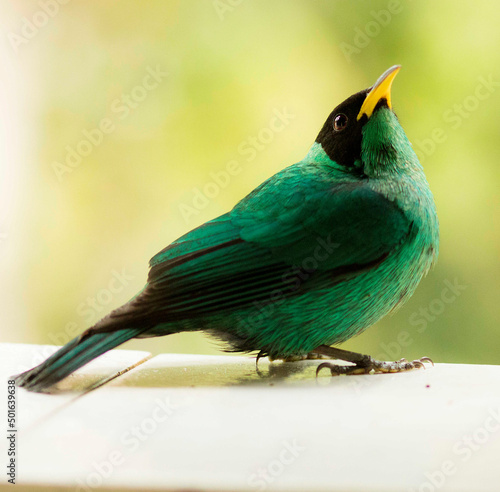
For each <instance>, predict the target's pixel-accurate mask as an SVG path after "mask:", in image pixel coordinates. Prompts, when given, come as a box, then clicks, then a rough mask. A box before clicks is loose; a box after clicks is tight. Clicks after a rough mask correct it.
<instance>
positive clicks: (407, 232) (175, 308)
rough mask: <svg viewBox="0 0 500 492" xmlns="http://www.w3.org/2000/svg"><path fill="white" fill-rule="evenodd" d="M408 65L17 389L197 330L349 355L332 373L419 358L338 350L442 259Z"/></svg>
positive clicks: (343, 111)
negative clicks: (406, 95) (408, 91)
mask: <svg viewBox="0 0 500 492" xmlns="http://www.w3.org/2000/svg"><path fill="white" fill-rule="evenodd" d="M399 69H400V66H394V67H391V68H390V69H388V70H387V71H386V72H385V73H384V74H383V75H382V76H381V77H380V78H379V79H378V80H377V82H376V83H375V85H373V87H371V88H368V89H366V90H362V91H360V92H358V93H356V94H354V95H353V96H351V97H349V98H348V99H346V100H345V101H344V102H343V103H342V104H340V105H339V106H337V107H336V108H335V109H334V110H333V112H332V113H331V114H330V115H329V116H328V119H327V120H326V122H325V124H324V125H323V128H322V129H321V131H320V132H319V135H318V137H317V138H316V141H315V142H314V143H313V145H312V147H311V148H310V149H309V152H308V153H307V155H306V156H305V157H304V159H302V160H301V161H300V162H298V163H296V164H294V165H292V166H289V167H286V168H285V169H283V170H282V171H280V172H278V173H277V174H275V175H274V176H272V177H271V178H269V179H268V180H267V181H265V182H264V183H262V184H261V185H260V186H258V187H257V188H256V189H255V190H253V191H252V192H251V193H250V194H249V195H248V196H246V197H245V198H243V199H242V200H241V201H240V202H239V203H237V204H236V206H235V207H234V208H233V209H232V210H231V211H230V212H228V213H226V214H224V215H221V216H220V217H217V218H216V219H214V220H211V221H209V222H206V223H205V224H203V225H201V226H200V227H197V228H196V229H194V230H192V231H190V232H189V233H187V234H186V235H184V236H182V237H180V238H179V239H177V240H176V241H174V242H173V243H172V244H170V245H169V246H167V247H166V248H165V249H163V250H162V251H160V252H159V253H158V254H157V255H155V256H154V257H153V258H152V259H151V261H150V271H149V276H148V279H147V283H146V286H145V287H144V289H143V290H142V291H141V292H139V294H137V295H136V296H135V297H134V298H132V299H131V300H130V301H129V302H128V303H126V304H125V305H123V306H122V307H120V308H118V309H116V310H114V311H112V312H111V313H110V314H108V315H107V316H105V317H104V318H103V319H101V320H100V321H99V322H97V323H96V324H95V325H94V326H92V327H91V328H89V329H87V330H86V331H85V332H83V333H82V334H81V335H79V336H78V337H76V338H75V339H73V340H72V341H70V342H69V343H68V344H66V345H65V346H64V347H62V348H61V349H59V351H57V352H56V353H54V354H53V355H52V356H51V357H49V358H48V359H47V360H46V361H45V362H43V363H42V364H41V365H39V366H37V367H35V368H33V369H31V370H29V371H26V372H24V373H22V374H19V375H18V376H16V377H15V378H16V380H17V383H18V385H19V386H23V387H25V388H27V389H29V390H32V391H46V390H47V389H48V388H50V386H52V385H54V384H55V383H57V382H58V381H60V380H61V379H63V378H65V377H66V376H68V375H69V374H70V373H72V372H73V371H75V370H76V369H78V368H80V367H81V366H83V365H84V364H86V363H87V362H89V361H91V360H92V359H94V358H95V357H97V356H99V355H101V354H103V353H104V352H106V351H108V350H110V349H112V348H114V347H116V346H118V345H120V344H122V343H123V342H125V341H127V340H129V339H131V338H144V337H156V336H162V335H169V334H172V333H179V332H183V331H198V330H203V331H204V332H206V333H208V334H210V335H213V336H214V337H216V338H217V339H219V340H221V341H223V342H225V343H226V344H227V350H228V351H235V352H247V353H248V352H258V354H259V355H258V357H261V356H268V357H269V358H270V359H271V360H273V359H294V358H304V357H306V356H308V354H316V355H320V356H327V357H330V358H334V359H340V360H343V361H346V362H349V363H350V364H347V365H333V364H329V363H325V364H326V366H327V367H329V368H330V369H331V371H332V375H333V374H357V373H367V372H370V371H375V372H398V371H404V370H409V369H414V368H418V367H422V366H423V362H424V361H429V359H428V358H425V357H424V358H422V359H419V360H415V361H407V360H406V359H401V360H400V361H396V362H382V361H377V360H375V359H373V358H372V357H370V356H368V355H362V354H357V353H354V352H349V351H346V350H342V349H339V348H335V347H332V346H331V345H336V344H339V343H341V342H344V341H346V340H348V339H349V338H351V337H353V336H355V335H357V334H359V333H361V332H362V331H363V330H365V329H366V328H368V327H369V326H371V325H372V324H374V323H375V322H377V321H378V320H379V319H381V318H382V317H384V316H385V315H386V314H388V313H390V312H392V311H394V310H395V309H396V308H398V307H400V306H401V305H402V304H403V303H404V302H405V301H406V300H408V298H409V297H410V296H411V295H412V294H413V292H414V291H415V289H416V287H417V285H418V283H419V282H420V280H421V279H422V277H424V276H425V275H426V274H427V272H428V271H429V269H430V268H431V267H432V266H433V264H434V263H435V262H436V258H437V255H438V244H439V225H438V219H437V214H436V208H435V204H434V199H433V196H432V193H431V191H430V189H429V185H428V183H427V180H426V178H425V175H424V172H423V169H422V166H421V165H420V163H419V161H418V158H417V156H416V155H415V152H414V151H413V149H412V146H411V144H410V142H409V141H408V138H407V137H406V134H405V132H404V131H403V128H402V127H401V125H400V123H399V121H398V118H397V117H396V114H395V113H394V112H393V111H392V106H391V92H390V91H391V85H392V81H393V79H394V77H395V76H396V74H397V73H398V71H399ZM325 364H321V366H319V367H320V368H321V367H324V366H325Z"/></svg>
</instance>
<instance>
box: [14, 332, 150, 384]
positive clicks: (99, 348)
mask: <svg viewBox="0 0 500 492" xmlns="http://www.w3.org/2000/svg"><path fill="white" fill-rule="evenodd" d="M143 331H144V328H142V329H141V328H137V329H135V330H134V329H131V328H126V329H120V330H117V331H112V332H93V331H92V330H87V331H86V332H84V333H82V334H81V335H79V336H77V337H76V338H74V339H73V340H71V341H70V342H68V343H67V344H66V345H64V347H61V348H60V349H59V350H58V351H57V352H56V353H54V354H52V355H51V356H50V357H49V358H48V359H47V360H46V361H44V362H42V363H41V364H40V365H39V366H36V367H34V368H33V369H30V370H29V371H26V372H23V373H21V374H18V375H17V376H14V377H13V379H14V380H15V381H16V383H17V385H18V386H22V387H24V388H26V389H28V390H30V391H36V392H43V391H45V390H46V389H47V388H49V387H50V386H52V385H54V384H56V383H58V382H59V381H61V380H62V379H64V378H65V377H66V376H68V375H69V374H71V373H72V372H73V371H76V370H77V369H79V368H80V367H82V366H83V365H85V364H87V362H90V361H91V360H92V359H95V358H96V357H98V356H99V355H101V354H103V353H104V352H107V351H108V350H111V349H112V348H114V347H117V346H118V345H120V344H122V343H124V342H126V341H127V340H130V339H131V338H134V337H135V336H137V335H139V334H140V333H142V332H143Z"/></svg>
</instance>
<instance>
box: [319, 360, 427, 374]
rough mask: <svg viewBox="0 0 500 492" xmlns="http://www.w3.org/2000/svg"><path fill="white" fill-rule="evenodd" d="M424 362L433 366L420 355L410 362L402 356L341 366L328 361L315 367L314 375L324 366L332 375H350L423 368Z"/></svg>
mask: <svg viewBox="0 0 500 492" xmlns="http://www.w3.org/2000/svg"><path fill="white" fill-rule="evenodd" d="M424 362H430V363H431V364H432V365H433V366H434V362H433V361H432V359H430V358H429V357H421V358H420V359H416V360H412V361H411V362H410V361H408V360H407V359H404V358H403V359H400V360H399V361H394V362H385V361H380V360H375V359H373V358H372V357H369V358H368V360H367V362H366V363H363V364H361V363H358V364H355V365H353V366H343V365H338V364H332V363H330V362H323V363H322V364H320V365H319V366H318V367H317V368H316V377H317V376H318V374H319V373H320V371H321V370H322V369H325V368H328V369H330V372H331V374H332V376H340V375H346V376H350V375H353V374H369V373H372V372H373V373H375V374H383V373H396V372H404V371H411V370H412V369H422V368H423V369H425V364H424Z"/></svg>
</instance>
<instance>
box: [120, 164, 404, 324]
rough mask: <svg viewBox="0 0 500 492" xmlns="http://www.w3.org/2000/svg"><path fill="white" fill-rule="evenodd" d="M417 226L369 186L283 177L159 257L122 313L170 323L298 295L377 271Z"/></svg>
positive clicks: (268, 183) (189, 235) (272, 180)
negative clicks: (142, 285) (308, 290)
mask: <svg viewBox="0 0 500 492" xmlns="http://www.w3.org/2000/svg"><path fill="white" fill-rule="evenodd" d="M305 180H306V182H304V181H305ZM410 229H411V224H410V223H409V221H408V220H407V218H406V217H405V215H404V214H403V212H402V211H401V210H400V209H399V208H398V207H397V206H396V205H395V204H394V203H393V202H391V201H389V200H388V199H386V198H385V197H384V196H382V195H381V194H379V193H377V192H375V191H373V190H371V189H370V188H369V187H368V186H367V185H366V183H363V182H350V183H341V184H337V185H334V184H331V183H328V182H325V180H324V179H314V178H313V179H311V177H307V176H303V175H298V176H296V175H294V174H293V173H288V176H287V175H284V176H283V175H281V176H280V175H277V176H275V177H273V178H271V179H270V180H268V181H267V182H266V183H264V184H263V185H261V186H260V187H259V188H258V189H257V190H255V191H254V192H252V193H251V194H250V195H248V196H247V197H246V198H245V199H243V200H242V201H241V202H240V203H239V204H238V205H237V206H236V207H235V208H234V209H233V210H232V211H231V212H229V213H228V214H225V215H223V216H221V217H219V218H217V219H215V220H213V221H210V222H207V223H206V224H203V225H202V226H200V227H198V228H196V229H194V230H192V231H191V232H189V233H188V234H186V235H185V236H183V237H181V238H179V239H178V240H177V241H175V242H174V243H172V244H171V245H170V246H168V247H167V248H165V249H164V250H163V251H161V252H160V253H158V254H157V255H155V256H154V257H153V258H152V260H151V262H150V266H151V269H150V272H149V277H148V284H147V286H146V288H145V290H144V291H143V292H142V293H141V294H140V295H139V296H138V297H137V298H136V299H134V300H133V301H132V302H131V303H130V304H129V305H128V308H127V309H126V310H124V311H123V312H122V315H123V316H125V317H128V316H133V317H139V318H141V319H143V320H145V321H148V322H149V323H152V324H154V323H165V322H169V321H176V320H183V319H187V318H193V317H196V316H206V315H209V314H217V313H220V312H223V311H224V310H226V309H234V308H239V307H246V306H251V305H252V304H254V303H255V302H266V301H268V300H270V299H272V296H273V293H275V292H277V291H279V292H281V295H282V296H284V297H288V296H294V295H297V294H298V293H300V292H303V291H304V289H310V288H318V287H321V286H322V285H330V284H331V283H332V282H337V281H341V280H342V279H345V278H349V276H352V275H357V274H359V273H360V272H363V271H366V270H367V269H370V268H374V267H375V266H376V265H378V264H379V263H380V262H381V261H383V260H384V259H385V257H386V256H387V255H389V254H390V253H391V251H393V249H394V248H396V247H397V246H398V245H399V244H401V243H402V242H403V241H404V240H405V238H406V237H407V236H408V234H409V233H410ZM304 271H305V272H307V274H308V275H307V281H304V282H302V281H300V282H298V278H299V277H300V278H303V276H301V273H303V272H304ZM325 282H326V284H325ZM298 283H299V284H300V285H299V288H298V287H297V284H298ZM322 283H323V284H322Z"/></svg>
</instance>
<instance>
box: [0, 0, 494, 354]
mask: <svg viewBox="0 0 500 492" xmlns="http://www.w3.org/2000/svg"><path fill="white" fill-rule="evenodd" d="M0 9H1V10H0V12H1V28H2V43H1V48H0V49H1V59H2V63H1V64H0V65H1V68H0V76H1V84H2V94H1V96H0V107H1V110H2V118H1V119H2V123H1V125H0V128H1V131H2V134H1V144H0V145H1V148H0V152H1V154H2V155H1V162H0V179H1V187H0V192H1V213H0V254H1V255H0V256H1V259H0V267H1V275H2V279H1V280H2V282H1V286H0V289H1V291H0V294H1V296H0V308H1V312H2V323H1V325H0V335H1V336H0V340H1V341H3V342H26V343H48V344H61V343H65V342H66V341H68V340H69V338H70V337H72V336H73V335H74V334H76V333H79V332H80V331H82V330H84V329H85V328H86V327H88V326H89V324H90V323H93V322H95V321H97V319H99V318H100V317H101V316H102V315H104V314H106V313H107V312H108V311H109V310H111V309H112V308H115V307H117V306H119V305H120V304H122V303H123V302H125V301H127V300H128V299H129V298H130V297H132V296H133V295H134V294H135V293H136V292H137V291H138V290H139V289H140V288H141V287H142V286H143V284H144V282H145V279H146V275H147V262H148V260H149V258H150V257H151V256H153V255H154V254H155V253H156V252H158V251H159V250H160V249H162V248H163V247H164V246H166V245H168V244H169V243H170V242H171V241H172V240H174V239H176V238H177V237H179V236H180V235H182V234H184V233H185V232H187V231H188V230H190V229H192V228H193V227H195V226H197V225H198V224H201V223H203V222H204V221H206V220H209V219H211V218H213V217H215V216H217V215H219V214H221V213H224V212H225V211H227V210H229V209H230V208H231V207H232V206H233V205H234V204H235V203H236V202H237V201H238V200H239V199H240V198H242V197H243V196H245V195H246V194H247V193H248V192H249V191H251V190H252V189H253V188H254V187H255V186H257V185H258V184H259V183H261V182H262V181H263V180H264V179H266V178H267V177H269V176H270V175H272V174H273V173H275V172H276V171H278V170H280V169H281V168H283V167H285V166H286V165H289V164H292V163H294V162H297V161H298V160H300V159H301V158H302V157H303V156H304V155H305V153H306V152H307V150H308V148H309V146H310V145H311V143H312V142H313V141H314V139H315V137H316V135H317V133H318V131H319V129H320V128H321V126H322V124H323V122H324V120H325V119H326V117H327V115H328V114H329V112H330V111H331V110H332V109H333V107H335V106H336V105H337V104H338V103H339V102H341V101H342V100H343V99H345V98H346V97H348V96H349V95H351V94H352V93H354V92H356V91H358V90H361V89H363V88H366V87H368V86H370V85H371V84H373V83H374V82H375V80H376V79H377V77H378V76H379V75H380V74H381V73H382V72H383V71H384V70H386V69H387V68H388V67H389V66H391V65H393V64H396V63H398V64H401V65H402V67H403V68H402V70H401V72H400V74H399V75H398V77H397V79H396V81H395V83H394V86H393V105H394V109H395V111H396V112H397V113H398V115H399V118H400V120H401V122H402V124H403V127H404V128H405V130H406V133H407V135H408V136H409V138H410V140H411V141H412V142H413V145H414V147H415V149H416V151H417V153H418V155H419V157H420V158H421V161H422V163H423V165H424V167H425V170H426V174H427V177H428V180H429V182H430V185H431V188H432V191H433V193H434V195H435V199H436V203H437V207H438V213H439V218H440V223H441V248H440V259H439V263H438V266H437V268H436V269H435V270H434V271H433V272H432V273H431V274H430V275H429V276H428V277H427V278H426V279H425V280H424V281H423V282H422V284H421V286H420V287H419V289H418V290H417V293H416V294H415V296H414V297H413V298H412V299H411V300H410V301H409V302H408V303H407V304H406V305H405V306H404V307H403V308H402V309H401V310H399V311H398V312H397V313H396V314H395V315H394V316H391V317H388V318H386V319H384V320H382V321H381V322H379V323H378V324H377V325H375V326H374V327H372V328H371V329H369V330H368V331H366V332H365V333H364V334H363V335H361V336H359V337H357V338H355V339H353V340H351V341H349V342H348V343H346V344H345V345H343V347H344V348H348V349H351V350H356V351H360V352H366V353H370V354H372V355H374V356H382V357H384V358H389V359H391V358H399V357H402V356H405V357H408V358H414V357H420V356H422V355H429V356H431V357H433V358H434V359H435V360H436V361H439V362H464V363H466V362H467V363H499V362H500V351H499V350H498V345H499V343H498V340H499V326H500V309H499V305H500V302H499V278H500V271H499V262H498V257H499V251H500V227H499V226H500V224H499V218H500V207H499V205H500V200H499V193H498V187H499V182H500V172H499V167H500V165H499V162H500V159H499V149H500V145H499V144H500V141H499V135H500V118H499V113H500V111H499V110H500V50H499V49H498V47H499V45H500V30H499V29H498V25H499V21H500V6H499V5H498V4H496V3H495V2H486V1H482V2H472V1H468V2H460V3H459V4H457V2H455V1H451V0H448V1H441V2H434V1H430V0H427V1H419V2H416V1H410V2H402V1H401V2H400V1H398V0H389V1H373V0H372V1H350V2H347V1H331V0H315V1H312V0H281V1H276V0H273V1H269V0H252V1H250V0H241V1H238V0H216V1H213V0H206V1H203V0H198V1H191V0H182V1H173V0H163V1H148V2H138V1H136V2H132V1H121V2H118V1H108V2H84V1H78V0H72V1H71V2H69V3H67V4H64V5H60V4H59V3H58V2H57V1H56V0H46V1H45V2H34V1H33V2H28V1H26V0H15V1H14V0H12V1H10V2H7V1H6V2H2V6H1V7H0ZM151 72H152V73H153V74H155V76H154V77H153V76H149V77H147V76H148V74H150V73H151ZM276 111H279V112H282V113H283V112H285V113H288V114H290V115H291V116H290V117H287V118H285V119H286V123H284V125H283V128H282V130H281V131H279V132H276V131H275V132H272V131H271V132H269V131H268V130H264V129H266V128H268V127H269V122H270V120H271V118H272V117H273V115H274V114H275V112H276ZM99 128H101V130H99ZM102 130H105V131H106V133H104V132H103V131H102ZM253 139H255V140H253ZM84 141H86V143H85V142H84ZM89 142H90V143H89ZM252 149H253V150H252ZM75 152H80V154H85V155H83V156H81V157H80V158H77V157H75V155H76V154H75ZM68 154H69V155H70V156H69V157H68ZM68 159H69V160H68ZM67 160H68V162H69V163H70V164H72V166H73V167H71V165H68V162H66V161H67ZM231 161H236V163H234V162H233V164H231V165H230V166H233V167H232V168H231V169H232V170H233V171H234V173H233V174H234V175H231V176H229V174H228V175H227V176H228V178H227V179H226V178H224V177H223V175H222V174H221V173H222V172H225V170H226V168H227V166H228V163H229V162H231ZM217 180H218V181H219V184H217ZM196 190H200V191H202V192H203V193H205V194H208V195H210V197H209V198H208V199H205V200H203V199H202V198H200V195H199V194H198V192H197V191H196ZM196 197H197V198H196ZM450 286H451V287H450ZM125 348H131V349H132V348H136V349H142V350H150V351H152V352H153V353H155V354H157V353H161V352H190V353H206V354H215V353H220V352H219V347H218V346H217V344H216V343H214V342H213V341H211V340H209V339H207V338H205V337H204V336H203V335H202V334H198V333H195V334H180V335H173V336H169V337H165V338H160V339H152V340H135V341H131V342H128V343H127V344H126V345H125Z"/></svg>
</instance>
